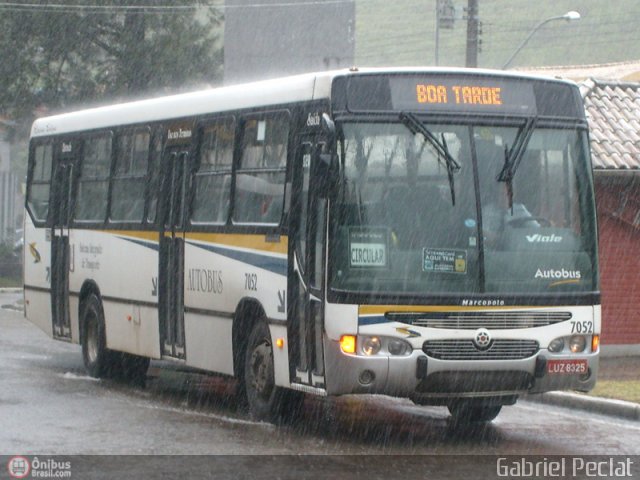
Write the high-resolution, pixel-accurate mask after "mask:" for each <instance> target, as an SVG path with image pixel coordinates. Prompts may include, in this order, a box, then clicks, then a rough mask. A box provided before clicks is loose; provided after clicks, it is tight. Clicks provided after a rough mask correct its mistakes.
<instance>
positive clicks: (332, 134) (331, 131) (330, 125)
mask: <svg viewBox="0 0 640 480" xmlns="http://www.w3.org/2000/svg"><path fill="white" fill-rule="evenodd" d="M321 125H322V131H323V132H324V133H325V134H326V135H327V139H328V140H329V144H330V145H331V144H332V143H333V141H334V140H335V138H336V124H335V123H334V122H333V120H331V117H330V116H329V115H328V114H326V113H323V114H322V122H321Z"/></svg>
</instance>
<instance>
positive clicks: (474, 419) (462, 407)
mask: <svg viewBox="0 0 640 480" xmlns="http://www.w3.org/2000/svg"><path fill="white" fill-rule="evenodd" d="M500 410H502V405H482V404H478V403H474V402H472V401H464V400H463V401H459V402H456V403H453V404H451V405H449V413H451V417H452V420H453V422H454V423H455V424H459V425H465V424H473V423H487V422H490V421H491V420H493V419H494V418H496V417H497V416H498V414H499V413H500Z"/></svg>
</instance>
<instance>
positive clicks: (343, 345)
mask: <svg viewBox="0 0 640 480" xmlns="http://www.w3.org/2000/svg"><path fill="white" fill-rule="evenodd" d="M340 350H342V352H343V353H356V336H355V335H342V336H341V337H340Z"/></svg>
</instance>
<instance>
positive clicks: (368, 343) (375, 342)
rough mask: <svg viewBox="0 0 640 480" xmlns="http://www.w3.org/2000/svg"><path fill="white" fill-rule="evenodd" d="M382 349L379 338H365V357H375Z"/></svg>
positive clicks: (363, 348)
mask: <svg viewBox="0 0 640 480" xmlns="http://www.w3.org/2000/svg"><path fill="white" fill-rule="evenodd" d="M381 348H382V342H381V341H380V338H379V337H365V338H364V340H363V341H362V353H364V354H365V355H375V354H376V353H378V352H379V351H380V349H381Z"/></svg>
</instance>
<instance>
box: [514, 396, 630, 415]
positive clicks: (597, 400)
mask: <svg viewBox="0 0 640 480" xmlns="http://www.w3.org/2000/svg"><path fill="white" fill-rule="evenodd" d="M523 400H526V401H529V402H535V403H542V404H546V405H555V406H558V407H571V408H577V409H580V410H587V411H590V412H593V413H599V414H602V415H609V416H613V417H619V418H624V419H627V420H635V421H640V404H638V403H633V402H626V401H624V400H614V399H609V398H601V397H589V396H586V395H580V394H578V393H571V392H549V393H542V394H538V395H527V396H524V397H523Z"/></svg>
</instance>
